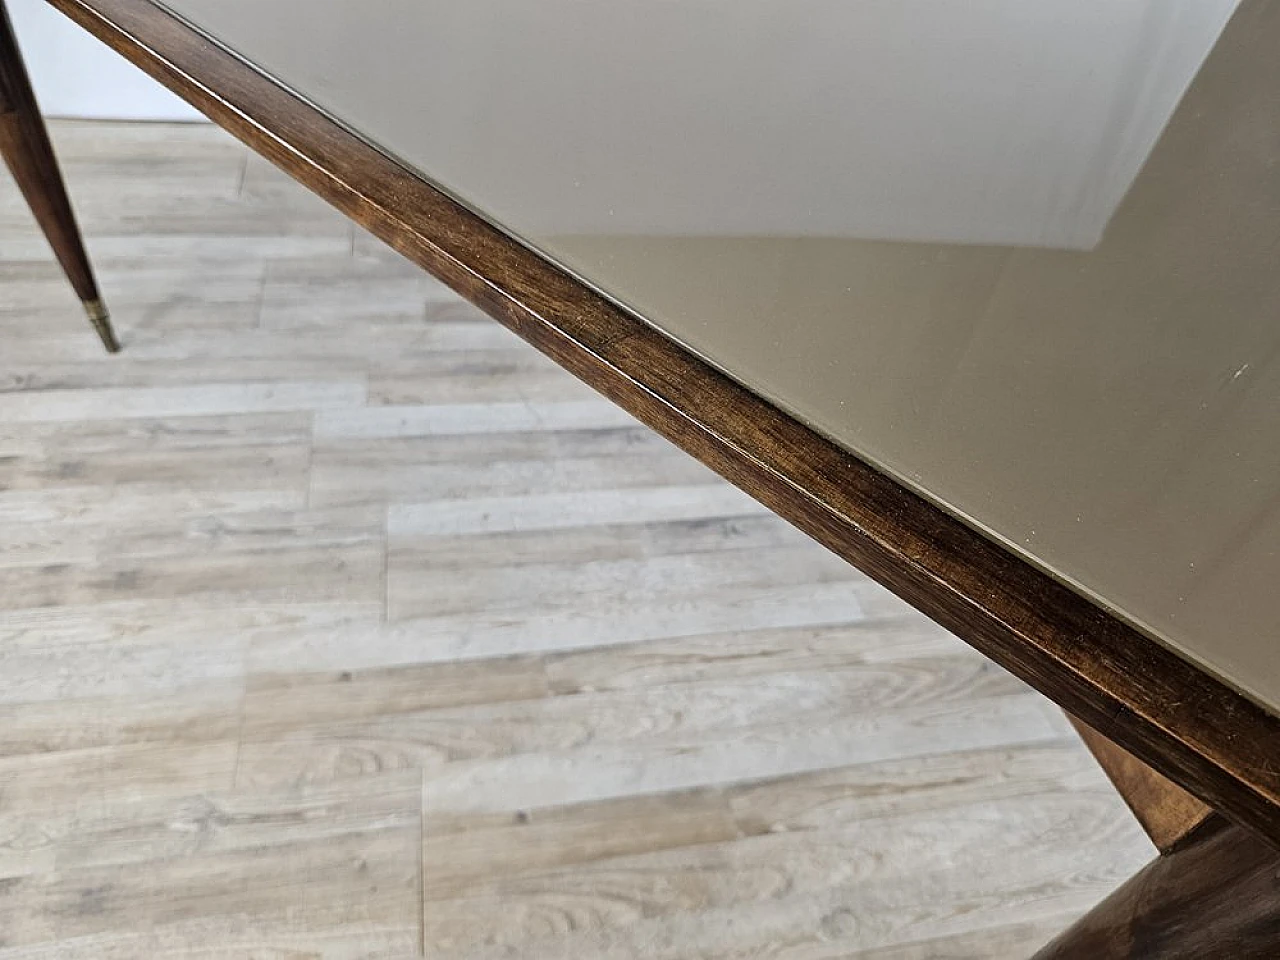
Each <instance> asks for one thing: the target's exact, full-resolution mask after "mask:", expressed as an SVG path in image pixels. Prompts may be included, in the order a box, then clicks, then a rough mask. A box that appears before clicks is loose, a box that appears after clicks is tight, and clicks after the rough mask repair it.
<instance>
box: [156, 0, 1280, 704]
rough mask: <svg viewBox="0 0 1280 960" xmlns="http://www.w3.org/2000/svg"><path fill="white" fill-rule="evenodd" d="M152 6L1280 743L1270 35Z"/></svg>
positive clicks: (1226, 6)
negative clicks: (567, 272)
mask: <svg viewBox="0 0 1280 960" xmlns="http://www.w3.org/2000/svg"><path fill="white" fill-rule="evenodd" d="M170 5H171V6H172V7H173V8H174V9H175V10H176V11H177V12H179V13H180V14H182V15H184V16H186V17H187V18H189V19H190V20H192V21H193V22H195V23H196V24H197V25H200V26H202V27H204V28H205V29H206V30H208V32H209V33H211V34H212V35H213V36H214V37H216V38H218V39H220V40H221V41H222V42H224V43H226V44H227V45H228V46H230V47H232V48H233V49H235V50H237V51H239V52H240V53H241V54H243V55H244V56H246V57H247V58H248V59H250V60H252V61H254V62H255V63H257V64H259V65H260V66H262V67H263V68H264V69H265V70H266V71H267V72H269V73H271V74H273V75H275V76H277V77H278V78H280V79H281V80H283V81H284V82H286V83H288V84H289V85H291V86H293V87H294V88H295V89H297V90H299V91H300V92H301V93H303V94H304V95H305V96H307V97H308V98H310V99H311V100H313V101H314V102H315V103H317V104H318V105H320V106H321V107H323V108H325V109H327V110H329V111H330V112H331V113H333V114H334V115H336V116H337V117H339V118H340V119H342V120H344V121H345V122H347V123H348V124H349V125H350V126H352V127H353V128H354V129H356V130H358V131H360V132H361V133H362V134H364V135H365V136H367V137H368V138H369V139H370V140H372V141H374V142H375V143H378V144H380V145H381V146H383V147H384V148H386V149H387V150H389V151H390V152H392V153H394V154H396V155H398V156H400V157H401V158H402V159H404V160H405V161H406V162H408V163H410V164H412V165H414V166H416V167H417V168H418V169H420V170H422V171H423V172H424V173H425V174H426V175H428V176H429V177H431V178H432V179H433V180H435V181H436V182H438V183H440V184H442V185H443V186H445V187H446V188H448V189H449V190H451V191H452V192H453V193H455V194H456V195H458V196H459V197H461V198H462V199H464V200H465V201H467V202H469V203H471V204H472V205H473V206H475V207H476V208H477V209H479V210H481V211H483V212H485V213H486V214H488V215H489V216H490V217H491V218H493V219H494V220H496V221H497V222H498V223H500V224H501V225H503V226H504V227H506V228H507V229H509V230H510V231H512V232H513V233H515V234H518V235H519V236H521V237H523V238H525V239H526V240H528V241H529V242H531V243H532V244H534V245H535V246H537V247H538V248H539V249H541V250H543V251H544V252H546V253H547V254H549V255H550V256H552V257H553V258H555V259H557V260H558V261H560V262H561V263H563V264H565V265H567V266H569V267H571V268H572V269H573V270H575V271H576V272H577V273H579V274H580V275H581V276H583V277H585V278H586V279H588V280H590V281H591V282H592V283H594V284H595V285H597V286H598V287H600V288H601V289H603V290H605V291H606V292H608V293H609V294H611V295H612V296H614V297H615V298H617V299H618V300H619V301H620V302H622V303H625V304H627V305H628V306H630V307H632V308H633V309H634V310H635V311H636V312H638V313H639V314H640V315H642V316H644V317H645V318H646V319H647V320H648V321H650V322H651V323H653V324H654V325H656V326H658V327H659V328H661V329H663V330H665V331H667V332H668V333H670V334H671V335H673V336H674V337H676V338H678V339H679V340H681V341H682V342H684V343H686V344H688V345H689V346H691V347H692V348H694V349H695V350H697V351H698V352H699V353H701V354H702V355H704V356H705V357H707V358H708V359H710V360H711V361H712V362H714V363H715V364H717V365H718V366H720V367H722V368H723V369H725V370H726V371H727V372H729V373H730V374H731V375H733V376H734V377H736V378H737V379H739V380H740V381H742V382H744V383H745V384H747V385H748V386H750V387H751V388H753V389H754V390H756V391H758V392H760V393H761V394H763V395H765V396H767V397H769V398H770V399H772V400H773V401H774V402H776V403H777V404H779V405H780V406H782V407H784V408H785V409H787V410H789V411H791V412H792V413H794V414H795V415H797V416H799V417H800V418H802V419H803V420H805V421H806V422H808V423H810V424H812V425H813V426H815V427H816V428H817V429H819V430H821V431H823V432H825V433H827V434H828V435H830V436H831V437H833V438H835V439H836V440H837V441H839V442H840V443H842V444H844V445H846V446H847V447H849V448H850V449H852V450H853V451H855V452H857V453H858V454H860V455H862V456H864V457H865V458H867V459H868V460H869V461H871V462H872V463H875V464H876V465H878V466H879V467H880V468H882V469H884V470H887V471H889V472H891V473H892V474H894V475H896V476H898V477H899V478H901V479H903V480H905V481H907V482H909V483H910V484H911V485H913V486H914V487H915V488H916V489H918V490H920V491H921V492H923V493H925V494H926V495H927V496H929V497H931V498H932V499H934V500H935V501H937V502H938V503H940V504H942V505H943V506H945V507H946V508H948V509H949V510H951V511H953V512H955V513H956V514H958V515H960V516H963V517H964V518H966V519H967V520H969V521H970V522H972V523H974V524H975V525H977V526H978V527H980V528H981V529H983V530H985V531H987V532H988V533H990V534H991V535H993V536H995V537H997V538H999V539H1001V540H1002V541H1004V542H1005V543H1007V544H1009V545H1011V546H1013V547H1015V548H1016V549H1018V550H1019V551H1021V552H1023V553H1024V554H1025V555H1026V556H1028V557H1029V558H1031V559H1032V560H1033V561H1034V562H1036V563H1038V564H1040V565H1041V566H1043V567H1045V568H1046V569H1049V570H1051V571H1053V572H1055V573H1056V574H1057V575H1059V576H1061V577H1063V578H1064V579H1066V580H1068V581H1069V582H1071V583H1073V584H1075V585H1077V587H1079V588H1080V589H1083V590H1085V591H1087V592H1088V593H1089V594H1091V595H1092V596H1094V597H1095V598H1096V599H1098V600H1099V601H1100V602H1102V603H1104V604H1105V605H1107V606H1109V607H1111V608H1113V609H1115V610H1118V611H1119V612H1121V613H1122V614H1124V615H1125V616H1127V617H1128V618H1129V619H1131V620H1132V621H1133V622H1135V623H1137V624H1139V625H1140V626H1142V627H1143V628H1145V629H1146V630H1148V631H1149V632H1151V633H1152V634H1153V635H1155V636H1157V637H1159V638H1162V639H1163V640H1165V641H1166V642H1167V643H1169V644H1170V645H1171V646H1173V647H1175V648H1176V649H1178V650H1180V651H1181V652H1183V653H1184V654H1185V655H1187V656H1189V657H1191V658H1193V659H1195V660H1196V661H1198V662H1200V663H1201V664H1203V665H1205V666H1207V667H1209V668H1210V669H1212V670H1214V671H1215V672H1217V673H1218V674H1219V675H1221V676H1223V677H1224V678H1226V679H1227V680H1228V681H1230V682H1232V683H1234V684H1236V685H1237V686H1239V687H1241V688H1243V689H1245V690H1247V691H1248V692H1250V693H1252V694H1253V695H1254V696H1256V697H1257V698H1258V699H1260V700H1261V701H1263V702H1264V703H1267V704H1269V705H1270V706H1271V707H1272V708H1274V709H1280V656H1277V647H1278V645H1280V57H1277V56H1276V55H1275V51H1276V50H1277V49H1280V2H1273V0H1242V2H1238V0H1122V2H1121V0H1039V2H1035V3H1028V2H1026V0H980V2H977V3H960V2H957V0H858V2H856V3H850V2H848V0H788V2H781V0H680V2H662V0H657V2H655V0H610V2H608V3H597V2H589V0H541V2H539V3H527V2H524V0H467V2H465V3H445V2H443V0H360V2H356V0H333V2H329V3H323V4H317V3H314V2H311V0H170Z"/></svg>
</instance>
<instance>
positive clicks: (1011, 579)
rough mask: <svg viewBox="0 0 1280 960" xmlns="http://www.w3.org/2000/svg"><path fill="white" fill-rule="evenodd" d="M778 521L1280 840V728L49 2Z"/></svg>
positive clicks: (393, 198) (549, 270) (369, 160)
mask: <svg viewBox="0 0 1280 960" xmlns="http://www.w3.org/2000/svg"><path fill="white" fill-rule="evenodd" d="M48 2H50V3H51V4H52V5H53V6H55V7H57V8H58V9H60V10H62V11H63V12H64V13H66V14H67V15H68V16H70V17H71V18H72V19H73V20H75V21H76V22H77V23H79V24H80V25H81V26H82V27H84V28H86V29H87V30H89V31H90V32H92V33H94V34H95V35H97V36H98V37H99V38H101V39H102V40H104V41H105V42H107V43H108V44H109V45H111V46H112V47H114V48H115V49H116V50H118V51H119V52H121V53H122V54H124V55H125V56H126V57H128V58H129V59H130V60H132V61H133V62H134V63H135V64H137V65H138V66H140V67H141V68H142V69H143V70H145V71H146V72H148V73H150V74H151V75H152V76H153V77H155V78H156V79H158V80H160V81H161V82H162V83H164V84H165V85H167V86H168V87H169V88H170V89H171V90H173V91H174V92H176V93H177V94H178V95H179V96H181V97H183V98H184V99H186V100H187V101H188V102H190V103H192V104H193V105H194V106H195V107H197V108H198V109H199V110H201V111H203V112H204V113H205V114H207V115H208V116H209V117H210V118H212V119H213V120H214V121H216V122H217V123H219V124H220V125H222V126H223V127H225V128H226V129H227V130H229V131H230V132H231V133H232V134H234V135H235V136H237V137H239V138H240V139H241V140H243V141H245V142H246V143H247V144H248V145H249V146H250V147H252V148H253V149H254V150H256V151H257V152H258V153H260V154H262V155H263V156H265V157H266V158H268V159H269V160H271V161H272V162H274V163H275V164H276V165H278V166H279V167H281V168H282V169H284V170H285V171H286V172H288V173H289V174H291V175H292V176H293V177H295V178H296V179H298V180H299V181H301V182H302V183H304V184H305V185H306V186H308V187H309V188H310V189H311V190H312V191H314V192H315V193H317V194H319V195H320V196H322V197H324V198H325V199H327V200H328V201H329V202H331V203H332V204H334V205H335V206H336V207H338V208H339V209H340V210H342V211H343V212H344V213H346V214H347V215H348V216H350V217H351V218H353V219H354V220H356V221H357V222H359V223H360V224H362V225H363V226H365V227H366V228H368V229H369V230H370V231H372V232H373V233H374V234H375V235H377V236H378V237H379V238H381V239H382V240H384V241H385V242H387V243H388V244H390V245H391V246H392V247H394V248H395V249H396V250H398V251H400V252H401V253H402V254H404V255H405V256H407V257H409V258H410V259H411V260H413V261H415V262H416V263H418V264H419V265H421V266H422V267H424V268H425V269H427V270H428V271H430V272H431V273H433V274H435V275H436V276H437V277H439V278H440V279H441V280H443V281H444V282H446V283H447V284H449V285H450V286H451V287H453V288H454V289H455V290H457V291H458V292H459V293H461V294H462V295H463V296H465V297H466V298H468V299H469V300H471V301H472V302H473V303H475V304H477V305H478V306H480V307H481V308H482V309H484V310H485V311H486V312H488V313H489V314H490V315H491V316H493V317H494V318H495V319H497V320H499V321H500V322H502V323H503V324H505V325H506V326H508V327H510V328H511V329H512V330H514V331H515V332H516V333H517V334H519V335H520V336H522V337H523V338H524V339H525V340H527V341H529V342H530V343H532V344H533V345H534V346H535V347H537V348H538V349H539V350H541V351H542V352H543V353H545V354H547V355H548V356H550V357H551V358H552V359H554V360H555V361H556V362H557V363H559V364H560V365H561V366H562V367H564V368H566V369H567V370H569V371H570V372H571V373H573V374H575V375H576V376H578V377H579V378H580V379H582V380H584V381H586V382H588V383H589V384H591V385H592V386H593V387H595V388H596V389H597V390H598V391H600V392H601V393H603V394H604V395H606V396H607V397H609V398H610V399H612V400H613V401H615V402H616V403H618V404H619V405H621V406H622V407H624V408H625V409H627V410H628V411H630V412H631V413H632V414H634V415H635V416H636V417H638V418H639V419H640V420H642V421H643V422H644V423H646V424H647V425H648V426H650V427H652V428H653V429H654V430H656V431H658V432H659V433H661V434H663V435H664V436H666V437H668V438H670V439H671V440H672V441H674V442H675V443H677V444H678V445H679V446H681V447H682V448H683V449H684V450H686V451H687V452H689V453H690V454H692V455H694V456H696V457H697V458H699V459H700V460H702V461H703V462H704V463H706V464H707V465H709V466H710V467H711V468H712V469H714V470H716V471H717V472H718V473H720V474H721V475H722V476H724V477H726V478H727V479H729V480H730V481H732V482H733V483H735V484H736V485H738V486H739V487H741V488H743V489H744V490H746V491H748V492H749V493H750V494H751V495H752V496H754V497H755V498H756V499H757V500H759V501H761V502H762V503H764V504H765V505H766V506H768V507H769V508H770V509H771V510H773V511H774V512H776V513H778V514H780V515H781V516H783V517H785V518H786V519H787V520H789V521H791V522H792V523H793V524H795V525H796V526H798V527H799V528H800V529H802V530H804V531H805V532H806V533H808V534H809V535H810V536H812V537H813V538H814V539H816V540H818V541H819V542H820V543H822V544H824V545H825V546H827V547H828V548H830V549H831V550H833V551H834V552H836V553H837V554H839V555H840V556H841V557H843V558H845V559H846V560H848V561H849V562H851V563H853V564H854V565H855V566H857V567H859V568H861V569H862V570H863V571H865V572H866V573H867V574H869V575H870V576H872V577H873V578H875V579H876V580H878V581H880V582H881V583H882V584H884V585H885V586H887V587H888V588H889V589H890V590H892V591H894V592H895V593H897V594H898V595H899V596H901V597H903V598H904V599H906V600H907V601H908V602H910V603H912V604H913V605H914V606H916V607H917V608H919V609H920V610H921V611H923V612H924V613H925V614H927V615H928V616H930V617H932V618H933V619H934V620H936V621H937V622H939V623H940V624H942V625H943V626H945V627H946V628H948V629H949V630H951V631H953V632H954V633H956V634H957V635H958V636H959V637H961V638H962V639H963V640H965V641H967V642H968V643H970V644H971V645H973V646H974V647H976V648H977V649H979V650H980V651H982V652H983V653H985V654H986V655H988V656H989V657H991V658H992V659H993V660H995V661H996V662H998V663H1000V664H1001V665H1003V666H1004V667H1005V668H1007V669H1008V670H1010V671H1012V672H1013V673H1014V674H1016V675H1017V676H1019V677H1021V678H1022V679H1024V680H1025V681H1027V682H1028V683H1030V684H1031V685H1032V686H1034V687H1036V688H1037V689H1038V690H1040V691H1041V692H1043V693H1045V694H1046V695H1047V696H1049V697H1051V698H1052V699H1054V700H1055V701H1057V702H1058V703H1059V704H1060V705H1062V706H1063V707H1064V708H1065V709H1067V710H1069V711H1070V712H1071V713H1072V714H1074V715H1076V716H1078V717H1080V718H1082V719H1083V720H1084V721H1085V722H1087V723H1088V724H1089V725H1090V726H1092V727H1094V728H1095V729H1097V730H1098V731H1100V732H1101V733H1102V734H1104V735H1105V736H1107V737H1108V738H1110V739H1112V740H1114V741H1115V742H1117V743H1119V744H1121V745H1122V746H1123V747H1124V748H1125V749H1126V750H1128V751H1130V752H1131V753H1132V754H1134V755H1135V756H1136V757H1138V758H1140V759H1141V760H1143V761H1144V762H1146V763H1148V764H1150V765H1151V766H1153V767H1155V768H1156V769H1158V770H1160V771H1161V772H1162V773H1163V774H1165V775H1166V776H1168V777H1170V778H1171V779H1173V780H1175V781H1177V782H1178V783H1180V784H1182V785H1184V786H1185V787H1186V788H1187V789H1188V790H1190V791H1191V792H1192V793H1194V794H1195V795H1197V796H1199V797H1201V798H1202V799H1204V800H1205V801H1207V802H1209V803H1210V804H1211V805H1213V806H1214V807H1216V808H1217V809H1220V810H1223V811H1224V812H1227V813H1229V814H1230V815H1232V816H1233V817H1235V818H1236V819H1238V820H1239V821H1241V822H1243V823H1247V824H1250V825H1252V826H1253V827H1254V828H1256V829H1257V830H1258V831H1260V832H1261V833H1263V834H1266V835H1268V836H1270V837H1272V838H1276V839H1277V840H1280V765H1277V764H1276V762H1275V759H1276V757H1277V756H1280V718H1277V717H1276V716H1274V715H1272V714H1270V713H1268V712H1267V711H1265V710H1264V709H1262V708H1261V707H1260V706H1258V705H1257V704H1255V703H1253V702H1252V701H1250V700H1249V699H1247V698H1246V697H1244V696H1242V695H1241V694H1240V693H1238V692H1237V691H1235V690H1234V689H1232V688H1230V687H1228V686H1227V685H1225V684H1223V683H1221V682H1219V681H1218V680H1216V679H1214V678H1213V677H1211V676H1209V675H1208V674H1207V673H1205V672H1204V671H1202V670H1200V669H1199V668H1197V667H1195V666H1193V665H1192V664H1191V663H1189V662H1188V661H1186V660H1184V659H1182V658H1180V657H1178V656H1176V655H1174V654H1173V653H1171V652H1170V651H1169V650H1168V649H1167V648H1166V647H1165V646H1163V645H1162V644H1160V643H1158V642H1156V641H1154V640H1152V639H1151V638H1150V637H1148V636H1146V635H1145V634H1143V633H1141V632H1139V631H1137V630H1135V629H1133V628H1132V627H1130V626H1128V625H1127V624H1126V623H1124V622H1123V621H1121V620H1120V619H1118V618H1117V617H1115V616H1113V615H1112V614H1110V613H1108V612H1107V611H1105V610H1103V609H1102V608H1100V607H1099V606H1097V605H1096V604H1094V603H1092V602H1091V601H1089V600H1087V599H1085V598H1084V597H1082V596H1081V595H1080V594H1078V593H1076V592H1074V591H1073V590H1071V589H1069V588H1068V587H1066V586H1065V585H1064V584H1062V583H1061V582H1060V581H1058V580H1056V579H1055V578H1053V577H1051V576H1049V575H1047V574H1045V573H1044V572H1042V571H1040V570H1039V569H1037V568H1035V567H1033V566H1031V565H1030V564H1029V563H1027V562H1025V561H1023V560H1022V559H1020V558H1018V557H1016V556H1014V555H1013V554H1012V553H1010V552H1009V551H1008V550H1006V549H1005V548H1003V547H1001V546H998V545H997V544H996V543H994V542H993V541H991V540H989V539H987V538H986V537H984V536H982V535H981V534H979V533H977V532H976V531H975V530H973V529H972V528H971V527H969V526H967V525H966V524H964V523H962V522H961V521H959V520H957V519H955V518H954V517H952V516H950V515H949V514H947V513H945V512H944V511H942V510H941V509H939V508H938V507H936V506H934V505H933V504H931V503H929V502H927V501H926V500H924V499H923V498H922V497H920V496H918V495H916V494H914V493H912V492H910V491H909V490H907V489H906V488H904V487H903V486H902V485H901V484H899V483H897V482H896V481H894V480H892V479H890V478H888V477H887V476H885V475H884V474H882V473H879V472H878V471H876V470H874V469H873V468H871V467H870V466H869V465H867V464H866V463H865V462H863V461H862V460H860V459H859V458H857V457H855V456H853V455H851V454H850V453H848V452H847V451H845V450H843V449H842V448H840V447H839V446H837V445H836V444H834V443H832V442H830V441H829V440H827V439H825V438H824V437H822V436H820V435H819V434H817V433H816V432H814V431H812V430H810V429H809V428H807V427H806V426H804V425H803V424H802V423H800V422H799V421H797V420H795V419H794V418H792V417H790V416H788V415H786V414H784V413H783V412H781V411H780V410H779V409H777V408H776V407H774V406H773V405H772V404H770V403H768V402H766V401H764V400H763V399H761V398H760V397H758V396H756V395H755V394H753V393H751V392H750V391H748V390H746V389H745V388H743V387H742V386H740V385H739V384H737V383H736V382H734V381H733V380H731V379H729V378H728V377H726V376H724V375H723V374H721V373H719V372H718V371H717V370H715V369H714V368H712V367H711V366H709V365H708V364H706V363H704V362H703V361H701V360H699V359H698V358H697V357H695V356H694V355H692V354H691V353H690V352H689V351H688V350H686V349H684V348H683V347H681V346H680V345H679V344H677V343H675V342H674V341H673V340H671V339H670V338H669V337H667V336H665V335H663V334H662V333H660V332H658V331H656V330H655V329H654V328H652V327H651V326H649V325H647V324H645V323H644V322H642V321H641V320H639V319H638V318H636V317H635V316H633V315H632V314H631V313H629V312H627V311H625V310H623V309H622V308H620V307H618V306H616V305H615V304H613V303H612V302H610V301H609V300H607V299H606V298H604V297H602V296H600V295H599V294H597V293H595V292H593V291H592V290H591V289H590V288H589V287H587V286H586V285H584V284H583V283H581V282H580V281H578V280H576V279H575V278H573V277H572V276H571V275H569V274H568V273H567V272H565V271H563V270H561V269H559V268H558V267H556V266H555V265H553V264H552V263H551V262H549V261H548V260H546V259H545V258H543V257H542V256H540V255H538V254H536V253H534V252H532V251H531V250H530V249H528V248H527V247H526V246H524V245H523V244H521V243H519V242H517V241H516V240H514V239H512V238H511V237H509V236H508V235H506V234H504V233H503V232H501V231H500V230H498V229H497V228H495V227H494V226H492V225H491V224H490V223H488V222H487V221H486V220H484V219H483V218H482V217H480V216H478V215H476V214H475V213H473V212H471V211H470V210H468V209H466V208H465V207H463V206H462V205H460V204H459V203H458V202H456V201H455V200H453V199H452V198H450V197H449V196H448V195H447V194H445V193H443V192H442V191H440V190H437V189H435V188H434V187H432V186H431V185H430V184H429V183H427V182H426V181H424V180H423V179H422V178H421V177H420V176H417V175H415V174H414V173H412V172H411V171H409V170H408V169H406V168H405V167H403V166H402V165H400V164H398V163H396V162H395V161H394V160H393V159H390V158H388V157H387V156H386V155H384V154H383V153H381V152H379V151H378V150H377V149H375V148H374V147H372V146H370V145H368V144H367V143H365V142H364V141H362V140H361V139H360V138H359V137H357V136H355V135H353V134H352V133H350V132H349V131H348V130H346V129H345V128H344V127H342V126H341V125H340V124H338V123H336V122H334V121H332V120H330V119H328V118H327V117H326V116H325V115H324V114H322V113H321V112H319V111H318V110H317V109H315V108H313V107H311V106H309V105H308V104H307V103H306V102H304V101H303V100H302V99H300V98H299V97H297V96H295V95H294V94H292V93H290V92H289V91H288V90H287V89H285V88H284V87H282V86H281V85H280V84H278V83H277V82H275V81H273V80H271V79H270V78H268V77H266V76H265V75H263V74H262V73H260V72H259V71H257V70H256V69H254V68H253V67H252V66H250V65H248V64H246V63H245V62H244V61H242V60H241V59H239V58H238V57H236V56H234V55H233V54H231V53H230V52H228V51H226V50H224V49H223V48H221V47H220V46H218V45H217V44H216V43H214V42H213V41H212V40H210V39H209V38H207V37H205V36H203V35H202V34H200V33H199V32H198V31H196V30H195V29H193V28H192V27H190V26H189V25H187V24H186V23H184V22H183V21H182V20H180V19H178V18H177V17H175V16H173V15H172V14H170V13H168V12H166V11H165V10H163V9H162V8H161V7H159V6H157V5H156V4H155V3H153V2H151V0H48Z"/></svg>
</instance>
